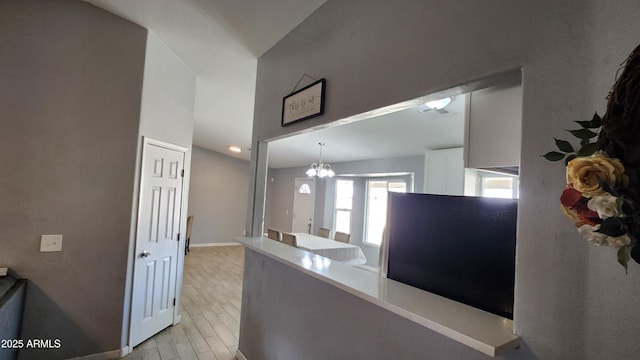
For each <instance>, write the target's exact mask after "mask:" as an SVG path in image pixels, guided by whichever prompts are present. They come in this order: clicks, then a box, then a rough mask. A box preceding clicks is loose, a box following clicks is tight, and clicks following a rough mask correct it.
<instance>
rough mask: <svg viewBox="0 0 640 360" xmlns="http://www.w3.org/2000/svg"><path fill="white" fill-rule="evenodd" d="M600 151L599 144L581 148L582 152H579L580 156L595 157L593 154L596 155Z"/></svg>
mask: <svg viewBox="0 0 640 360" xmlns="http://www.w3.org/2000/svg"><path fill="white" fill-rule="evenodd" d="M598 150H600V146H598V143H590V144H586V145H583V146H582V147H581V148H580V150H579V151H578V156H589V155H593V153H595V152H596V151H598Z"/></svg>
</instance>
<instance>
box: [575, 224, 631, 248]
mask: <svg viewBox="0 0 640 360" xmlns="http://www.w3.org/2000/svg"><path fill="white" fill-rule="evenodd" d="M598 229H600V225H596V226H591V225H586V224H585V225H582V226H580V227H579V228H578V232H580V234H581V235H582V236H583V237H584V238H585V239H586V240H587V241H588V242H590V243H592V244H594V245H598V246H611V247H612V248H614V249H618V248H621V247H623V246H627V245H631V237H629V235H628V234H624V235H622V236H616V237H613V236H609V235H605V234H603V233H599V232H596V230H598Z"/></svg>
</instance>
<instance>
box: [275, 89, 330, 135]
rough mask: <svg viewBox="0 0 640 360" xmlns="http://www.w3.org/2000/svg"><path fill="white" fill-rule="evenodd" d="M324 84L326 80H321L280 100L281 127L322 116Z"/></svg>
mask: <svg viewBox="0 0 640 360" xmlns="http://www.w3.org/2000/svg"><path fill="white" fill-rule="evenodd" d="M326 84H327V80H326V79H324V78H323V79H320V80H318V81H316V82H314V83H313V84H311V85H308V86H305V87H304V88H302V89H300V90H298V91H296V92H293V93H291V94H289V95H287V96H285V97H284V98H283V99H282V125H281V126H287V125H290V124H293V123H295V122H298V121H302V120H306V119H310V118H312V117H316V116H320V115H322V114H324V91H325V87H326Z"/></svg>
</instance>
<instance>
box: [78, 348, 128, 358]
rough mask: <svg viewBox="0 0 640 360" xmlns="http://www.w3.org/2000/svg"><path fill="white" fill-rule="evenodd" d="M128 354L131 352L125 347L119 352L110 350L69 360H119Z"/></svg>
mask: <svg viewBox="0 0 640 360" xmlns="http://www.w3.org/2000/svg"><path fill="white" fill-rule="evenodd" d="M130 352H131V351H130V350H129V347H128V346H125V347H124V348H122V349H120V350H112V351H107V352H103V353H98V354H91V355H85V356H78V357H74V358H71V359H69V360H109V359H120V358H122V357H125V356H127V355H129V353H130Z"/></svg>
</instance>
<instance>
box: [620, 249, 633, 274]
mask: <svg viewBox="0 0 640 360" xmlns="http://www.w3.org/2000/svg"><path fill="white" fill-rule="evenodd" d="M629 248H630V246H623V247H621V248H620V249H618V262H619V263H620V265H622V266H624V273H625V274H629V259H630V258H631V251H630V249H629Z"/></svg>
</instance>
